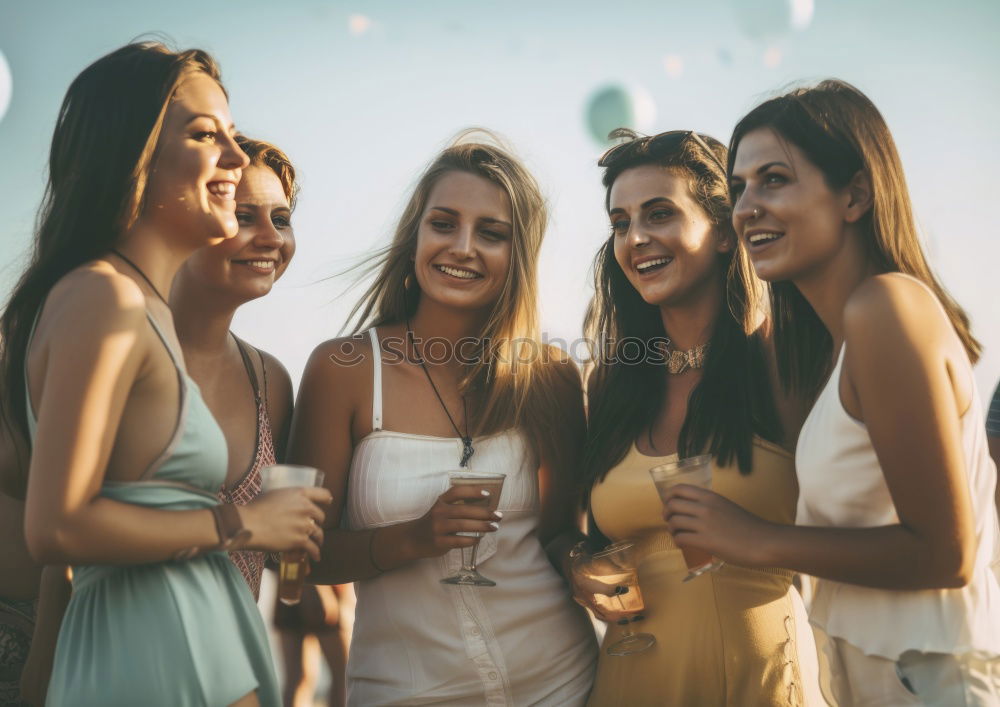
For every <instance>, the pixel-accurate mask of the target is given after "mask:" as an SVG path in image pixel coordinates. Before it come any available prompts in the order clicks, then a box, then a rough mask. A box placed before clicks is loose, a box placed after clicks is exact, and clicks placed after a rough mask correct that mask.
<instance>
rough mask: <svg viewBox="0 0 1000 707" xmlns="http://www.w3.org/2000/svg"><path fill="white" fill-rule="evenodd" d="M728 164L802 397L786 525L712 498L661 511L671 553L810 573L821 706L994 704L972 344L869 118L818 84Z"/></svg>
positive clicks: (700, 496) (985, 509)
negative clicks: (794, 495) (826, 691)
mask: <svg viewBox="0 0 1000 707" xmlns="http://www.w3.org/2000/svg"><path fill="white" fill-rule="evenodd" d="M732 144H733V145H734V146H735V148H734V149H735V155H734V157H733V159H732V162H731V163H730V167H731V179H730V183H731V185H732V191H733V195H734V198H735V199H736V203H735V205H734V211H733V222H734V226H735V228H736V231H737V232H738V233H740V234H741V235H742V236H743V237H744V243H745V244H746V246H747V248H748V250H749V252H750V257H751V258H752V260H753V263H754V267H755V269H756V270H757V273H758V274H759V275H760V276H761V277H762V278H763V279H765V280H769V281H772V282H773V283H774V285H773V300H774V302H773V303H774V307H775V311H777V312H781V313H783V317H782V318H780V319H779V321H778V324H779V326H778V327H777V330H776V337H775V344H776V347H777V350H778V358H779V361H780V362H781V363H782V369H781V370H780V373H781V374H782V378H783V380H784V382H785V383H786V385H790V386H792V387H794V388H796V389H798V390H803V391H813V397H814V400H815V403H814V405H813V408H812V411H811V412H810V413H809V416H808V419H807V420H806V422H805V424H804V426H803V428H802V432H801V436H800V437H799V442H798V447H797V451H796V471H797V474H798V478H799V485H800V497H799V503H798V517H797V519H796V522H797V526H795V527H789V526H783V525H778V524H775V523H773V522H763V521H762V520H761V519H760V518H758V517H757V516H755V515H753V514H752V513H748V512H747V510H749V509H740V508H739V507H737V506H735V505H733V504H732V503H730V502H728V501H726V500H725V499H722V498H721V497H719V496H717V495H715V494H712V493H711V492H710V491H704V490H701V489H693V488H690V487H686V488H685V487H680V488H678V489H677V490H676V491H675V492H674V493H673V494H671V500H669V501H668V502H667V509H668V515H669V516H670V522H669V525H670V528H671V530H672V531H673V532H674V533H675V538H677V539H678V542H681V543H683V544H685V545H686V546H690V547H696V548H699V549H701V550H704V551H707V552H711V553H713V554H715V555H717V556H719V557H722V558H724V559H726V560H728V561H731V562H738V563H742V564H748V565H754V566H755V565H766V564H773V563H777V564H780V565H783V566H786V567H790V568H792V569H795V570H798V571H800V572H803V573H806V574H809V575H813V576H814V577H817V579H816V580H815V583H814V586H815V595H814V597H813V599H812V602H811V605H810V619H811V620H812V622H813V624H814V625H815V626H816V627H817V628H818V629H820V630H821V631H820V632H819V636H820V638H821V639H822V640H821V647H822V651H821V659H822V660H823V661H825V663H826V665H827V667H828V675H827V678H828V680H829V683H830V688H831V689H830V698H831V700H836V701H837V702H839V703H840V704H842V705H918V704H919V705H949V706H950V705H997V704H1000V587H998V585H997V578H996V575H995V574H994V571H993V567H992V566H993V565H995V563H996V562H997V559H998V523H997V514H996V508H995V506H994V489H995V486H996V468H995V467H994V465H993V462H992V461H991V460H990V458H989V454H988V451H987V445H986V437H985V432H984V430H983V415H982V406H981V402H980V399H979V395H978V393H977V392H976V387H975V383H974V380H973V377H972V366H971V364H972V363H973V362H975V360H976V359H977V358H978V355H979V350H980V346H979V343H978V342H977V341H976V340H975V338H973V336H972V334H971V332H970V331H969V325H968V319H967V318H966V317H965V314H964V313H963V312H962V310H961V309H960V308H959V307H958V305H957V304H955V302H954V301H953V300H952V299H951V298H950V297H949V296H948V295H947V293H946V292H945V291H944V289H943V288H942V287H941V286H940V285H939V284H938V283H937V281H936V280H935V279H934V277H933V276H932V275H931V272H930V269H929V267H928V265H927V262H926V259H925V257H924V254H923V252H922V250H921V248H920V243H919V240H918V238H917V235H916V228H915V226H914V223H913V219H912V216H911V208H910V203H909V197H908V195H907V193H906V190H905V187H904V186H903V185H904V184H905V180H904V178H903V172H902V166H901V164H900V160H899V156H898V155H897V153H896V150H895V146H894V144H893V140H892V136H891V135H890V133H889V129H888V127H887V125H886V124H885V121H884V120H883V118H882V116H881V115H880V114H879V112H878V110H877V109H876V108H875V106H874V105H873V104H872V103H871V101H870V100H869V99H868V98H867V97H866V96H864V95H863V94H862V93H861V92H860V91H858V90H857V89H855V88H854V87H852V86H850V85H848V84H846V83H844V82H841V81H837V80H828V81H824V82H822V83H820V84H819V85H818V86H816V87H814V88H805V89H797V90H794V91H792V92H791V93H788V94H786V95H783V96H780V97H778V98H774V99H771V100H769V101H767V102H765V103H763V104H762V105H760V106H758V107H757V108H755V109H754V110H753V111H751V112H750V113H749V114H748V115H747V116H746V117H744V118H743V119H742V120H741V121H740V123H739V124H738V125H737V127H736V130H735V133H734V136H733V140H732Z"/></svg>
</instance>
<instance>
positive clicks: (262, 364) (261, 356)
mask: <svg viewBox="0 0 1000 707" xmlns="http://www.w3.org/2000/svg"><path fill="white" fill-rule="evenodd" d="M253 350H254V351H256V352H257V358H259V359H260V370H261V371H262V372H263V374H264V404H265V405H266V404H267V362H266V361H264V352H263V351H261V350H260V349H258V348H257V347H256V346H255V347H254V349H253Z"/></svg>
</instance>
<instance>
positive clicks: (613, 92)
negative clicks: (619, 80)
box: [585, 84, 656, 146]
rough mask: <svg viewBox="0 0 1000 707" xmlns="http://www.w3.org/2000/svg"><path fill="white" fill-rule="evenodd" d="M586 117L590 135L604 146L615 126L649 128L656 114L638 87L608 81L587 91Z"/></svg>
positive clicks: (644, 91)
mask: <svg viewBox="0 0 1000 707" xmlns="http://www.w3.org/2000/svg"><path fill="white" fill-rule="evenodd" d="M585 117H586V121H587V132H588V133H590V137H592V138H593V139H594V141H595V142H597V144H598V145H602V146H603V145H607V144H608V133H610V132H611V131H612V130H614V129H615V128H632V129H635V130H643V129H646V128H648V127H649V126H650V125H651V124H652V122H653V119H654V118H655V117H656V104H655V103H653V99H652V97H651V96H650V95H649V93H648V92H647V91H646V90H645V89H643V88H641V87H638V86H632V87H628V86H622V85H620V84H610V85H607V86H602V87H601V88H598V89H597V90H596V91H594V92H593V93H591V94H590V97H589V98H588V99H587V113H586V116H585Z"/></svg>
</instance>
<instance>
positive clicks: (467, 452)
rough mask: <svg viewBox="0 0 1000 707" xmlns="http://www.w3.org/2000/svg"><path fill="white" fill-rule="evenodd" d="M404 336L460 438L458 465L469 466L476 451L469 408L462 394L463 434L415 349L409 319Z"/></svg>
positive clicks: (422, 358)
mask: <svg viewBox="0 0 1000 707" xmlns="http://www.w3.org/2000/svg"><path fill="white" fill-rule="evenodd" d="M406 337H407V339H409V341H410V346H411V347H413V353H414V354H416V356H417V363H419V364H420V367H421V368H422V369H424V375H425V376H427V382H428V383H430V384H431V390H433V391H434V395H436V396H437V399H438V402H439V403H441V409H442V410H444V414H445V415H447V416H448V422H450V423H451V427H452V429H453V430H455V434H456V435H458V437H459V439H461V440H462V460H461V461H460V462H459V463H458V465H459V466H460V467H463V468H464V467H467V466H469V460H470V459H471V458H472V455H473V454H475V453H476V450H475V448H474V447H473V446H472V437H470V436H469V410H468V408H466V406H465V396H464V395H463V396H462V414H463V415H465V434H464V435H463V434H462V433H461V432H460V431H459V429H458V425H456V424H455V420H453V419H452V417H451V413H450V412H448V406H447V405H445V404H444V400H443V399H442V398H441V393H439V392H438V389H437V386H436V385H434V379H433V378H431V372H430V371H428V370H427V366H426V365H425V364H424V357H423V356H421V355H420V353H419V352H418V351H417V344H416V342H415V341H414V336H413V329H411V328H410V320H409V319H407V320H406Z"/></svg>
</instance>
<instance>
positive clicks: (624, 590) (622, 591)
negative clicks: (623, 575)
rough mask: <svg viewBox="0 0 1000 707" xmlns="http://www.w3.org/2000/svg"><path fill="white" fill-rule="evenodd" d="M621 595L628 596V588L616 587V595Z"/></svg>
mask: <svg viewBox="0 0 1000 707" xmlns="http://www.w3.org/2000/svg"><path fill="white" fill-rule="evenodd" d="M619 594H628V587H625V586H622V585H619V586H617V587H615V595H616V596H617V595H619Z"/></svg>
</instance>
